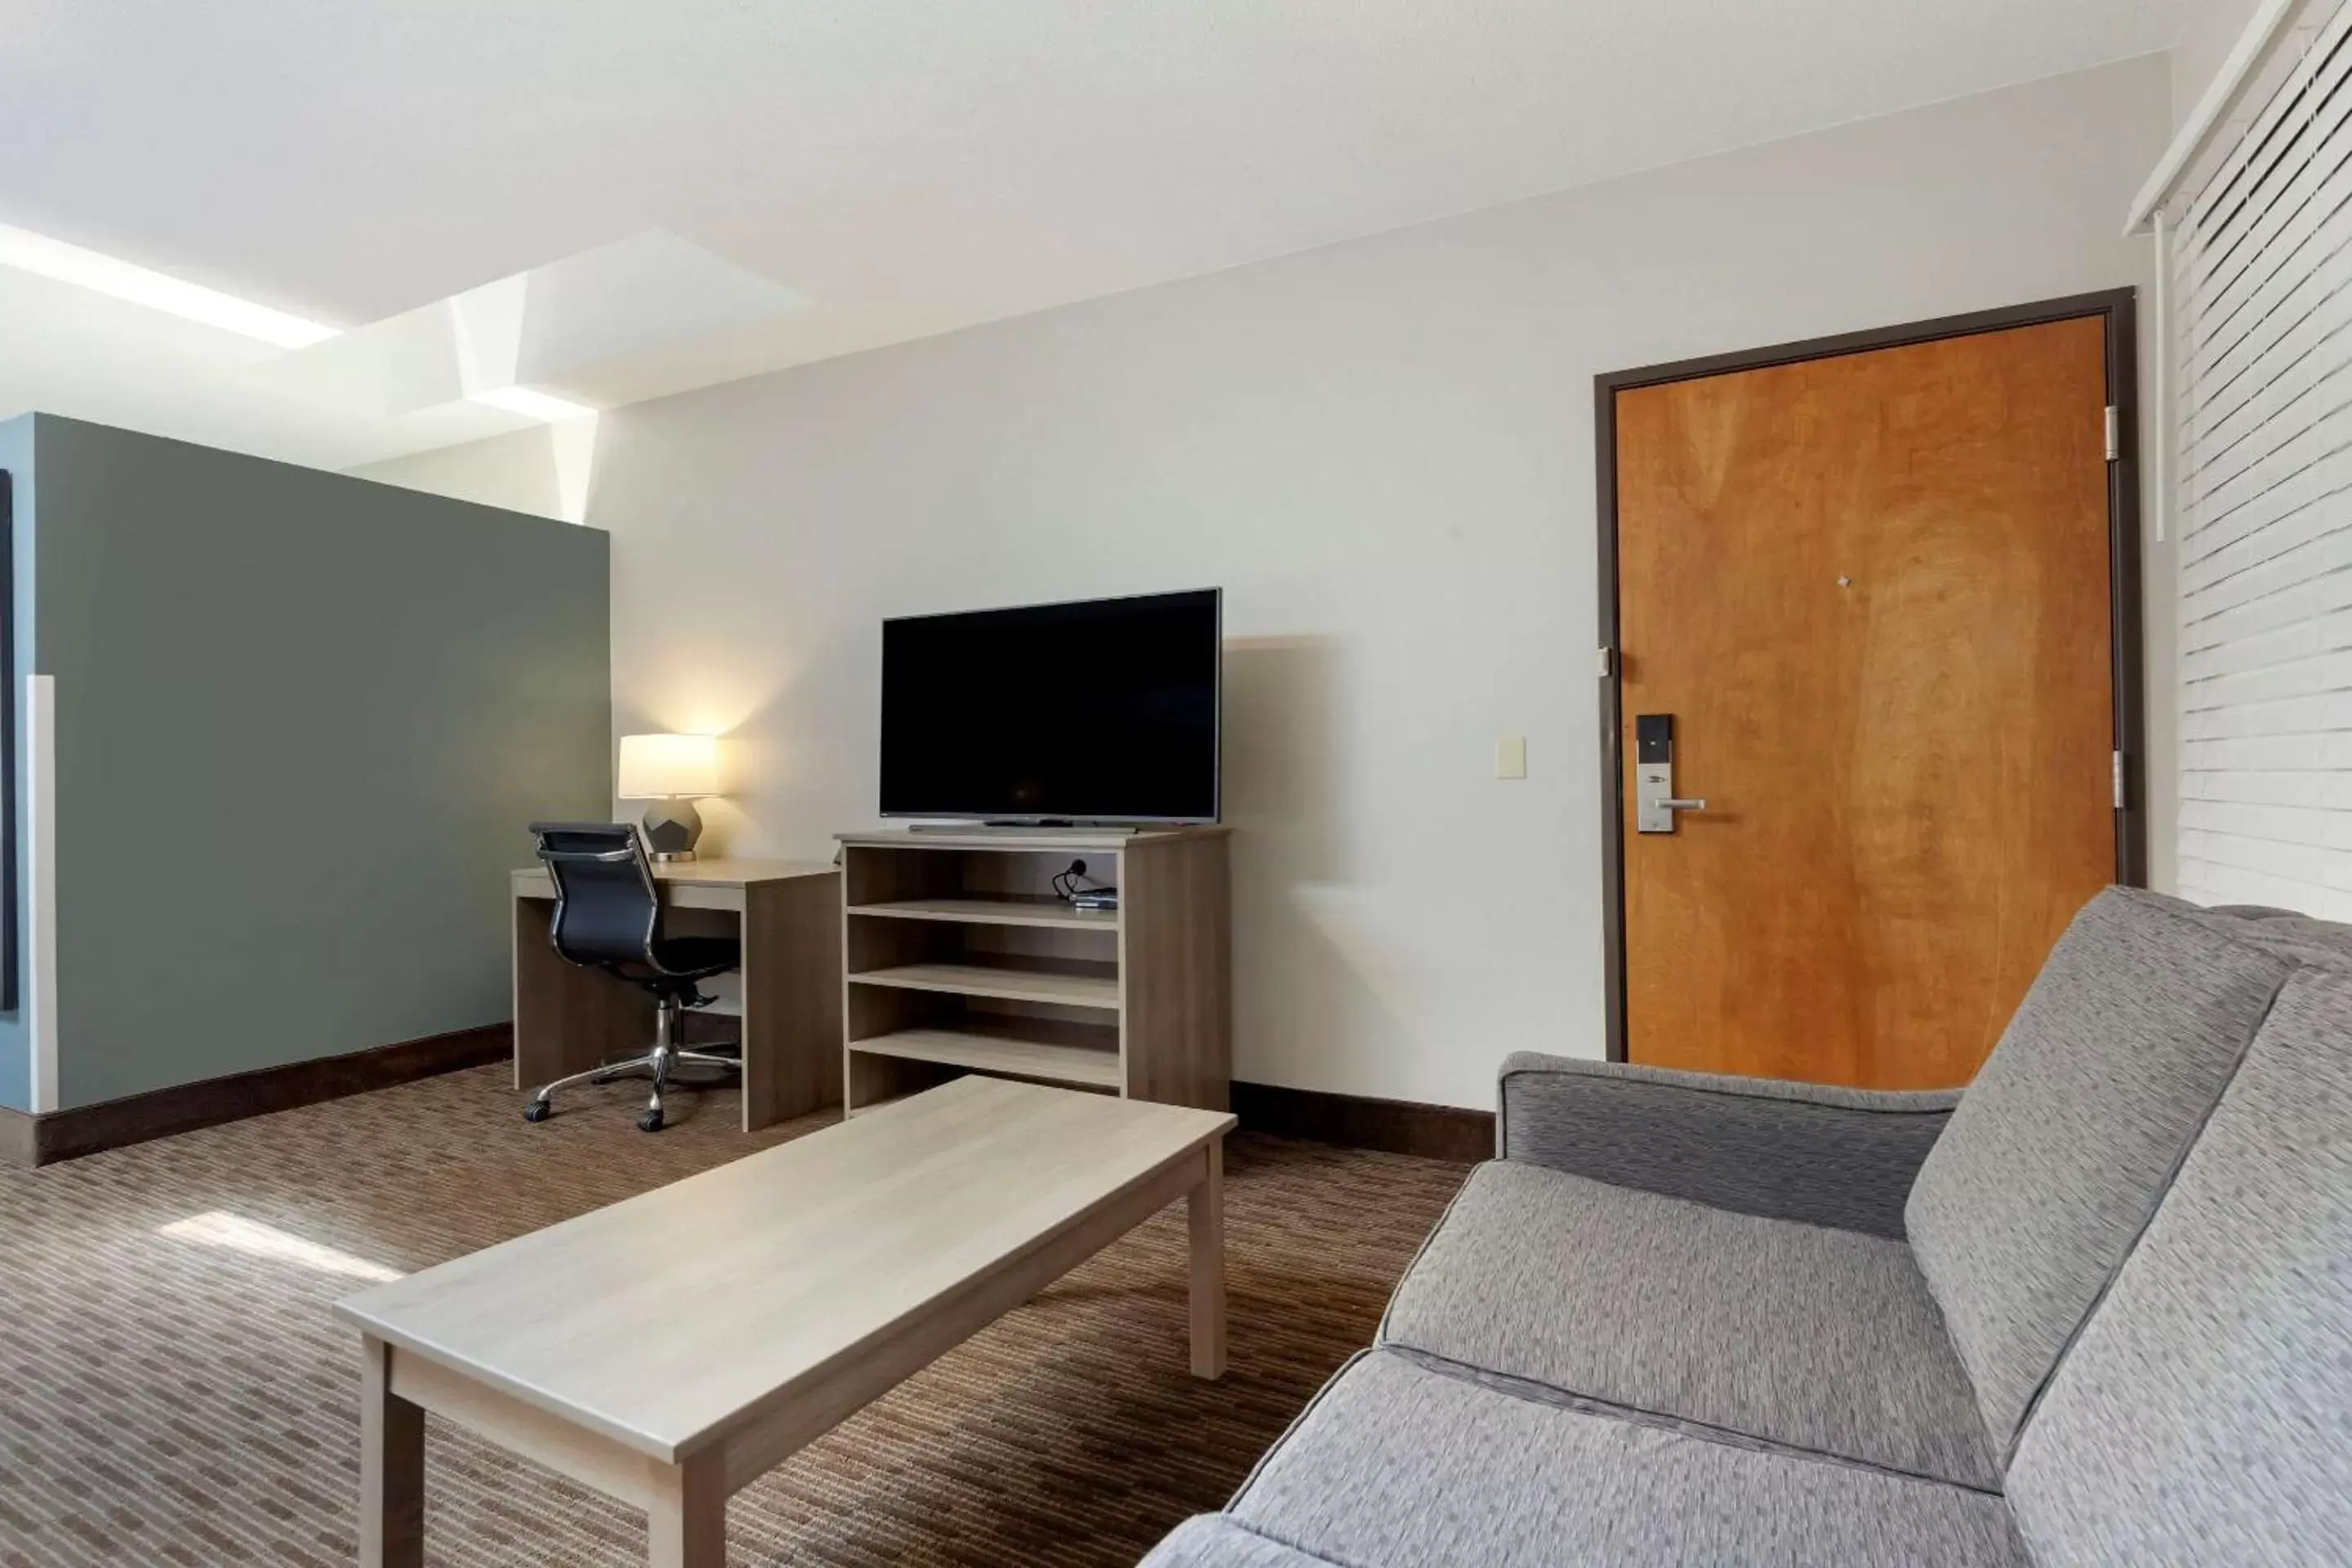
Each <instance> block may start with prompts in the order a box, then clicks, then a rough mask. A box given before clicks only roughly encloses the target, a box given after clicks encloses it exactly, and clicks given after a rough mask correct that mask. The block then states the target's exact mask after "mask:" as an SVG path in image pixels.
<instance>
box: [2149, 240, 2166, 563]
mask: <svg viewBox="0 0 2352 1568" xmlns="http://www.w3.org/2000/svg"><path fill="white" fill-rule="evenodd" d="M2148 221H2149V222H2150V223H2151V224H2153V225H2154V226H2155V232H2156V266H2155V268H2154V269H2153V272H2154V276H2155V279H2156V289H2155V293H2156V354H2155V359H2156V363H2155V364H2154V365H2153V366H2151V367H2150V369H2151V371H2152V374H2153V376H2154V379H2155V382H2156V386H2155V392H2154V395H2153V396H2152V397H2150V398H2149V400H2148V401H2149V403H2150V405H2152V406H2153V407H2154V408H2155V409H2156V450H2154V451H2153V452H2151V453H2149V454H2148V465H2147V470H2148V472H2147V481H2148V482H2147V493H2148V499H2149V500H2150V502H2151V503H2152V504H2151V505H2150V507H2149V509H2148V510H2150V511H2152V512H2154V513H2155V514H2156V516H2155V520H2154V521H2155V522H2156V542H2157V543H2158V544H2161V543H2163V542H2164V525H2165V522H2166V521H2167V520H2168V518H2170V517H2171V515H2172V485H2171V475H2172V289H2171V288H2170V283H2171V279H2172V251H2171V248H2170V247H2169V245H2168V242H2167V241H2166V239H2165V232H2164V231H2165V223H2164V209H2163V208H2162V207H2160V206H2159V207H2158V208H2157V209H2156V212H2155V213H2154V214H2153V215H2152V216H2150V218H2149V219H2148Z"/></svg>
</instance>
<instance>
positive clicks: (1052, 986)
mask: <svg viewBox="0 0 2352 1568" xmlns="http://www.w3.org/2000/svg"><path fill="white" fill-rule="evenodd" d="M849 983H850V984H853V985H898V986H904V987H905V988H906V989H908V990H909V991H945V992H950V993H951V994H955V995H959V996H986V997H991V998H992V999H994V1000H996V1001H1000V1002H1057V1003H1060V1004H1062V1005H1065V1006H1070V1007H1108V1008H1109V1009H1110V1010H1111V1011H1112V1012H1114V1013H1116V1012H1118V976H1117V975H1114V974H1072V973H1059V972H1056V971H1054V970H1033V969H1011V968H999V967H998V966H996V965H994V964H989V963H901V964H897V965H894V966H892V967H891V968H888V969H869V970H866V971H864V972H862V973H854V974H852V975H851V976H850V977H849Z"/></svg>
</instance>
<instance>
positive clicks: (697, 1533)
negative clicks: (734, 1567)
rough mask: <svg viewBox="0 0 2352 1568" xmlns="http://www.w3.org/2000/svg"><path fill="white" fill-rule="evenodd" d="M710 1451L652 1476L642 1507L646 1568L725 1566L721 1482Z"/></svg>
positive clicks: (724, 1504)
mask: <svg viewBox="0 0 2352 1568" xmlns="http://www.w3.org/2000/svg"><path fill="white" fill-rule="evenodd" d="M720 1458H721V1456H720V1455H719V1454H718V1453H716V1452H706V1453H702V1454H698V1455H696V1456H695V1457H694V1458H690V1459H688V1460H687V1461H686V1462H685V1463H684V1464H681V1465H667V1466H663V1467H660V1468H657V1469H656V1471H655V1473H654V1495H653V1501H652V1502H651V1503H650V1504H648V1505H647V1506H646V1532H647V1534H648V1536H649V1537H650V1544H651V1546H652V1551H651V1552H650V1554H649V1555H650V1559H651V1563H652V1568H726V1563H727V1478H726V1471H725V1470H724V1469H723V1468H721V1465H720Z"/></svg>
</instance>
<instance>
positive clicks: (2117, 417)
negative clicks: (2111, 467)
mask: <svg viewBox="0 0 2352 1568" xmlns="http://www.w3.org/2000/svg"><path fill="white" fill-rule="evenodd" d="M2123 455H2124V411H2123V410H2122V409H2120V408H2117V407H2116V405H2114V404H2112V403H2110V404H2109V405H2107V461H2108V462H2110V463H2112V462H2114V461H2115V460H2116V458H2120V457H2122V456H2123Z"/></svg>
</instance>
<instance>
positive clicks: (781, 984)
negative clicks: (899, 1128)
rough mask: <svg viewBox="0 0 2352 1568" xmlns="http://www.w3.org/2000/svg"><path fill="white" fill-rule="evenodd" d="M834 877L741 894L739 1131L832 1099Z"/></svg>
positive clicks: (836, 970) (837, 883)
mask: <svg viewBox="0 0 2352 1568" xmlns="http://www.w3.org/2000/svg"><path fill="white" fill-rule="evenodd" d="M841 918H842V917H841V878H840V877H839V876H838V875H835V876H829V877H788V878H784V879H779V880H775V881H767V882H754V883H752V884H751V886H750V887H749V888H746V889H744V898H743V1131H746V1132H755V1131H759V1130H760V1129H761V1128H762V1127H769V1126H772V1125H774V1124H775V1123H776V1122H779V1121H791V1120H792V1119H793V1117H795V1116H806V1115H807V1114H809V1113H810V1112H811V1111H813V1110H824V1108H825V1107H826V1106H828V1105H838V1104H840V1103H841Z"/></svg>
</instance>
